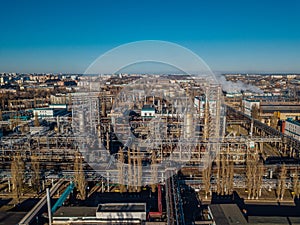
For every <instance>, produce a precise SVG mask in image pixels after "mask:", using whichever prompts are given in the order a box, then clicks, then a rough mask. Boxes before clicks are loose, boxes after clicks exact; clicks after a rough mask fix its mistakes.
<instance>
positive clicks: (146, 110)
mask: <svg viewBox="0 0 300 225" xmlns="http://www.w3.org/2000/svg"><path fill="white" fill-rule="evenodd" d="M141 116H142V117H154V116H155V108H154V107H153V106H151V105H144V107H143V108H142V111H141Z"/></svg>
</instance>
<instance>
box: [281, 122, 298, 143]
mask: <svg viewBox="0 0 300 225" xmlns="http://www.w3.org/2000/svg"><path fill="white" fill-rule="evenodd" d="M284 133H285V134H286V135H289V136H291V137H293V138H295V139H297V140H300V121H299V120H293V119H292V118H288V119H287V120H286V121H285V123H284Z"/></svg>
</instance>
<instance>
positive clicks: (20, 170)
mask: <svg viewBox="0 0 300 225" xmlns="http://www.w3.org/2000/svg"><path fill="white" fill-rule="evenodd" d="M23 177H24V162H23V160H22V158H21V156H20V155H16V156H14V158H13V161H12V162H11V180H12V185H13V193H14V195H15V197H16V199H17V201H18V203H20V196H21V193H22V188H23Z"/></svg>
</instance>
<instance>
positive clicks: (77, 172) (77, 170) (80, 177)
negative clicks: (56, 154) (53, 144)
mask: <svg viewBox="0 0 300 225" xmlns="http://www.w3.org/2000/svg"><path fill="white" fill-rule="evenodd" d="M74 179H75V184H76V187H77V190H78V191H79V195H80V199H81V200H85V197H86V190H85V188H86V180H85V174H84V171H83V166H82V156H81V154H80V153H79V152H76V154H75V162H74Z"/></svg>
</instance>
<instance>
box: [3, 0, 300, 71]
mask: <svg viewBox="0 0 300 225" xmlns="http://www.w3.org/2000/svg"><path fill="white" fill-rule="evenodd" d="M88 3H89V4H87V3H84V2H83V1H79V2H76V3H75V2H72V1H63V2H59V1H51V2H39V1H26V2H22V1H10V2H2V3H0V4H1V6H2V7H1V8H2V9H4V10H3V11H2V13H1V15H0V19H1V21H2V22H1V24H0V29H1V31H2V35H1V36H0V72H21V73H27V72H28V73H33V72H37V73H39V72H53V73H59V72H62V73H83V72H84V71H85V70H86V69H87V67H88V66H89V65H90V64H91V63H92V62H93V61H94V60H96V58H97V57H99V56H100V55H102V54H104V53H105V52H106V51H109V50H110V49H112V48H115V47H117V46H119V45H122V44H126V43H129V42H134V41H140V40H149V39H150V40H163V41H170V42H174V43H176V44H179V45H182V46H184V47H186V48H188V49H190V50H191V51H193V52H195V53H196V54H197V55H199V56H200V57H201V58H202V59H203V60H204V61H205V62H206V63H207V64H208V65H209V66H210V68H211V69H212V70H213V71H221V72H287V73H289V72H291V73H292V72H294V73H297V72H300V64H299V59H300V31H299V29H298V21H300V15H299V14H298V13H297V10H298V9H299V6H300V3H299V2H298V1H295V0H289V1H287V2H284V3H283V2H279V1H278V2H274V1H269V0H265V1H244V2H242V3H241V2H240V1H226V2H223V1H213V2H210V1H205V2H204V1H185V2H182V1H174V2H171V1H164V2H160V1H151V2H150V1H149V2H148V1H147V2H146V1H143V2H140V1H126V2H125V1H89V2H88Z"/></svg>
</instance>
